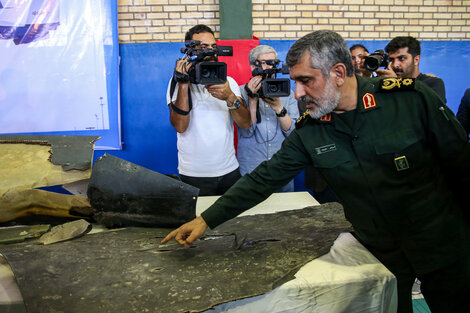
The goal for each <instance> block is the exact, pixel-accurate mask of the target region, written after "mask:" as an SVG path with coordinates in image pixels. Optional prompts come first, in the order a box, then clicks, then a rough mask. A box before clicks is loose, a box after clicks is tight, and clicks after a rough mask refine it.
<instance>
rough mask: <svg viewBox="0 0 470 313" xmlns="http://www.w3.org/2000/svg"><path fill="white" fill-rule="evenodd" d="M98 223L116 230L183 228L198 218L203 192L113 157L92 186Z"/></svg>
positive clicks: (104, 160) (103, 161)
mask: <svg viewBox="0 0 470 313" xmlns="http://www.w3.org/2000/svg"><path fill="white" fill-rule="evenodd" d="M87 194H88V199H89V201H90V204H91V206H92V207H93V209H94V211H95V214H94V218H95V220H96V221H97V222H98V223H100V224H103V225H106V226H109V227H112V226H159V227H174V226H179V225H181V224H183V223H185V222H187V221H190V220H192V219H193V218H195V217H196V201H197V196H198V194H199V189H198V188H196V187H193V186H190V185H188V184H185V183H183V182H181V181H179V180H176V179H174V178H170V177H168V176H166V175H163V174H160V173H157V172H154V171H151V170H149V169H146V168H144V167H141V166H139V165H136V164H133V163H131V162H128V161H125V160H123V159H119V158H117V157H114V156H112V155H109V154H105V155H104V156H103V157H101V158H99V159H98V160H96V162H95V165H94V166H93V170H92V172H91V178H90V182H89V183H88V191H87Z"/></svg>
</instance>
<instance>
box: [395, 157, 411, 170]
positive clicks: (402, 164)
mask: <svg viewBox="0 0 470 313" xmlns="http://www.w3.org/2000/svg"><path fill="white" fill-rule="evenodd" d="M395 166H396V167H397V171H403V170H407V169H409V168H410V165H409V164H408V160H407V159H406V156H404V155H403V156H400V157H397V158H395Z"/></svg>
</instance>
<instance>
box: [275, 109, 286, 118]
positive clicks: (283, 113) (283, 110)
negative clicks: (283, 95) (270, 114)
mask: <svg viewBox="0 0 470 313" xmlns="http://www.w3.org/2000/svg"><path fill="white" fill-rule="evenodd" d="M286 114H287V109H286V108H282V110H281V112H279V113H276V116H277V117H283V116H286Z"/></svg>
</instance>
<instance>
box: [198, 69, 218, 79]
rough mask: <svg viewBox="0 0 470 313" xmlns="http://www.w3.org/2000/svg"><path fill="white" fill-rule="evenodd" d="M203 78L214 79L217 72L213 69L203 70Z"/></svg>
mask: <svg viewBox="0 0 470 313" xmlns="http://www.w3.org/2000/svg"><path fill="white" fill-rule="evenodd" d="M201 77H202V78H214V77H215V72H214V71H213V69H211V68H207V67H206V68H202V69H201Z"/></svg>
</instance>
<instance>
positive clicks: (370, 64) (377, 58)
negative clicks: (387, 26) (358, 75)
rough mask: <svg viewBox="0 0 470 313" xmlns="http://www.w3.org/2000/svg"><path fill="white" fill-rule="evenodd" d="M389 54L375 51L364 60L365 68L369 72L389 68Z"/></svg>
mask: <svg viewBox="0 0 470 313" xmlns="http://www.w3.org/2000/svg"><path fill="white" fill-rule="evenodd" d="M388 59H389V58H388V54H387V53H385V52H384V51H383V50H375V51H374V53H372V54H371V55H368V56H366V57H365V59H364V67H365V69H366V70H368V71H369V72H375V71H376V70H377V69H378V68H379V67H385V68H387V67H388Z"/></svg>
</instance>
